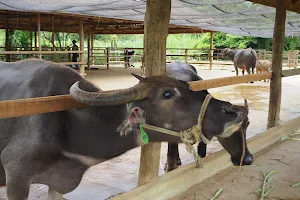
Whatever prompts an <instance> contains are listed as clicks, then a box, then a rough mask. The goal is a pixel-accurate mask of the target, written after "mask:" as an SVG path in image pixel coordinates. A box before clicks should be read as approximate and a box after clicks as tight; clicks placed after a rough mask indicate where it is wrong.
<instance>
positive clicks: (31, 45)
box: [29, 17, 32, 51]
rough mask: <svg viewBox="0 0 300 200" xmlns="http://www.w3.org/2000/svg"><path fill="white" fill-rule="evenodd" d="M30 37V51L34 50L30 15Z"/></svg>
mask: <svg viewBox="0 0 300 200" xmlns="http://www.w3.org/2000/svg"><path fill="white" fill-rule="evenodd" d="M29 38H30V51H32V18H31V17H30V33H29Z"/></svg>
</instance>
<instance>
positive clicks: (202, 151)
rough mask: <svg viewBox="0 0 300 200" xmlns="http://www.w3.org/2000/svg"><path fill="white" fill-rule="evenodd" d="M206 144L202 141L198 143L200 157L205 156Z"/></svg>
mask: <svg viewBox="0 0 300 200" xmlns="http://www.w3.org/2000/svg"><path fill="white" fill-rule="evenodd" d="M206 146H207V145H206V144H205V143H203V142H200V143H199V144H198V155H199V156H200V157H201V158H204V157H205V156H206Z"/></svg>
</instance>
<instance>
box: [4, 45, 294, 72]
mask: <svg viewBox="0 0 300 200" xmlns="http://www.w3.org/2000/svg"><path fill="white" fill-rule="evenodd" d="M52 48H53V47H42V49H41V50H42V51H39V50H38V48H34V47H32V48H29V49H28V48H22V47H14V48H12V49H11V51H3V50H2V51H1V49H4V47H0V60H5V58H4V56H6V55H9V56H10V58H11V59H10V60H11V61H17V60H22V59H26V58H38V57H39V56H40V55H42V57H43V59H45V60H50V61H54V62H58V63H61V64H65V65H72V64H79V65H87V66H88V67H90V66H92V67H95V68H98V67H103V66H105V67H106V68H107V69H109V67H110V66H112V65H123V66H124V67H125V68H127V67H129V66H130V64H132V63H140V62H142V57H143V54H144V50H143V48H109V47H93V48H92V49H90V54H91V55H90V56H88V55H87V54H88V53H87V51H88V49H87V48H85V49H84V51H70V50H69V48H67V47H66V48H63V47H62V48H60V47H56V48H54V49H52ZM125 50H127V51H135V53H134V55H132V56H131V55H126V54H125ZM211 51H212V52H211V53H210V49H205V48H203V49H188V48H168V49H167V54H166V60H167V62H172V61H175V60H180V61H183V62H187V63H189V64H198V65H210V64H211V65H219V66H226V65H232V61H231V60H230V59H229V58H228V57H226V56H225V57H221V56H220V52H221V51H222V49H212V50H211ZM256 52H257V54H258V58H259V59H261V60H272V51H266V50H264V49H258V50H256ZM72 53H78V54H79V55H82V54H83V55H85V56H84V58H85V59H84V60H83V61H80V62H77V63H76V62H71V55H72ZM1 56H2V59H1ZM126 57H130V58H131V61H130V62H128V61H126ZM79 58H80V56H79ZM78 60H80V59H78ZM298 64H299V50H294V51H285V52H284V53H283V66H286V67H289V68H297V66H298ZM137 67H140V66H137Z"/></svg>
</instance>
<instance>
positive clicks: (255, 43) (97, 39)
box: [0, 30, 300, 51]
mask: <svg viewBox="0 0 300 200" xmlns="http://www.w3.org/2000/svg"><path fill="white" fill-rule="evenodd" d="M51 34H52V33H51V32H44V31H43V32H42V34H41V36H42V46H43V47H51V46H52V44H51V36H52V35H51ZM32 35H33V37H34V34H32ZM73 39H75V40H76V41H77V43H79V34H76V33H55V41H54V44H55V46H56V47H61V48H66V47H68V46H70V45H72V40H73ZM85 40H87V36H85ZM33 41H34V39H33ZM9 42H10V44H11V46H12V47H23V48H26V49H27V48H29V47H30V32H28V31H19V30H16V31H10V41H9ZM209 43H210V33H205V34H171V35H169V36H168V38H167V48H181V49H185V48H198V49H203V48H205V49H207V48H209ZM143 44H144V36H143V35H141V34H139V35H115V34H111V35H95V36H94V46H95V47H112V48H142V47H143ZM213 45H214V48H226V47H229V48H248V47H252V48H253V49H266V50H272V38H259V37H252V36H235V35H231V34H226V33H221V32H218V33H215V34H214V40H213ZM0 46H2V47H4V46H5V30H0ZM85 46H86V44H85ZM296 49H299V50H300V38H299V37H286V38H285V40H284V50H296ZM175 51H176V50H175Z"/></svg>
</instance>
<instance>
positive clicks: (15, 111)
mask: <svg viewBox="0 0 300 200" xmlns="http://www.w3.org/2000/svg"><path fill="white" fill-rule="evenodd" d="M65 64H74V63H72V62H71V63H65ZM79 64H81V63H79ZM282 73H283V74H284V77H287V76H293V75H299V74H300V70H299V69H291V70H284V71H283V72H282ZM271 76H272V73H269V72H268V73H260V74H250V75H245V76H238V77H237V76H233V77H226V78H219V79H211V80H202V81H193V82H189V84H190V86H191V88H192V89H193V90H195V91H197V90H206V89H209V88H214V87H221V86H227V85H232V84H239V83H248V82H250V81H258V80H265V79H269V78H271ZM244 77H246V78H244ZM31 104H34V106H33V105H31ZM78 106H79V107H81V106H83V104H79V103H77V102H76V101H75V100H74V99H73V98H72V97H71V95H58V96H51V97H49V98H48V97H41V98H32V99H31V98H29V99H20V100H9V101H0V110H1V112H0V118H9V117H19V116H26V115H32V114H40V113H47V112H56V111H62V110H68V109H73V108H78ZM33 107H34V109H32V108H33ZM47 108H49V109H47Z"/></svg>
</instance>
